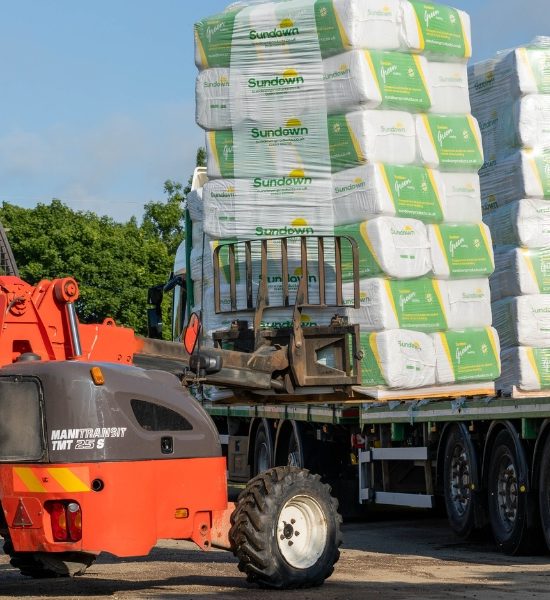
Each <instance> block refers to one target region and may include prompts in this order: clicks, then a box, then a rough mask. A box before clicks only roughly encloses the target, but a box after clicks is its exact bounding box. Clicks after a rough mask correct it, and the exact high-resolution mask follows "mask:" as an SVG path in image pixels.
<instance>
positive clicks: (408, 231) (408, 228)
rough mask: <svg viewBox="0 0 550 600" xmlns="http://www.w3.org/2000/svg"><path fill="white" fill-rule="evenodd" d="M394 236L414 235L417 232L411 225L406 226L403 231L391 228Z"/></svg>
mask: <svg viewBox="0 0 550 600" xmlns="http://www.w3.org/2000/svg"><path fill="white" fill-rule="evenodd" d="M391 232H392V235H414V234H415V233H416V232H415V230H414V229H413V228H412V227H411V226H410V225H405V226H404V227H402V228H401V229H394V228H393V227H392V228H391Z"/></svg>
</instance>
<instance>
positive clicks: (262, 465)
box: [254, 423, 273, 475]
mask: <svg viewBox="0 0 550 600" xmlns="http://www.w3.org/2000/svg"><path fill="white" fill-rule="evenodd" d="M272 466H273V444H272V442H271V440H270V438H269V437H268V433H267V431H266V430H265V426H264V424H263V423H262V424H261V425H260V426H259V427H258V430H257V431H256V437H255V440H254V475H258V474H260V473H263V472H264V471H267V470H268V469H270V468H271V467H272Z"/></svg>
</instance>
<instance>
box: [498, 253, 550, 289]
mask: <svg viewBox="0 0 550 600" xmlns="http://www.w3.org/2000/svg"><path fill="white" fill-rule="evenodd" d="M490 284H491V297H492V299H493V301H496V300H500V299H501V298H505V297H508V296H522V295H528V294H550V248H548V247H546V248H538V249H530V248H511V247H510V246H504V247H501V248H499V249H498V250H497V251H496V252H495V272H494V273H493V275H492V277H491V279H490Z"/></svg>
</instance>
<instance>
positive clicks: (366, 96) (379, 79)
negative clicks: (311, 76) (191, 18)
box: [195, 51, 470, 130]
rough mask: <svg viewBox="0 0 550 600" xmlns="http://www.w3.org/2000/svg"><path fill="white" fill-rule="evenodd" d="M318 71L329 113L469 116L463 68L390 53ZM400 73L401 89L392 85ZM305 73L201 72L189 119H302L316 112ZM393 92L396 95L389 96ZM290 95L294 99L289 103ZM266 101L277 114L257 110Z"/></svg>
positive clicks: (357, 55)
mask: <svg viewBox="0 0 550 600" xmlns="http://www.w3.org/2000/svg"><path fill="white" fill-rule="evenodd" d="M381 57H382V58H381ZM375 62H377V64H378V63H380V65H378V66H379V67H380V69H381V70H380V71H379V73H378V75H377V72H376V71H373V70H372V69H373V68H374V66H375V65H374V63H375ZM405 63H407V64H405ZM408 63H411V64H412V66H408ZM371 67H372V69H371ZM394 67H398V69H397V70H395V71H394V72H393V73H390V74H389V75H388V76H387V77H386V71H388V70H391V69H393V68H394ZM323 68H324V88H325V93H326V101H327V108H328V111H329V113H331V114H338V113H342V112H346V111H347V112H349V111H351V110H353V109H357V108H359V107H361V108H363V109H368V108H380V107H383V106H387V107H388V108H392V109H395V108H400V109H404V110H421V111H426V110H429V111H430V112H432V113H442V114H464V113H469V112H470V100H469V96H468V77H467V71H466V66H465V65H463V64H459V63H447V62H432V61H426V60H425V59H424V58H423V57H422V56H415V55H407V54H402V53H394V52H388V53H380V52H375V51H370V52H369V51H354V52H348V53H346V54H343V55H341V56H336V57H333V58H330V59H327V60H325V61H323ZM409 69H412V72H413V74H415V73H416V77H417V78H418V82H417V83H416V85H412V83H413V82H411V78H410V77H409ZM404 71H405V73H404ZM382 73H384V75H382ZM404 74H405V75H406V77H407V79H406V80H405V84H406V86H405V87H403V86H401V85H399V86H397V85H395V82H392V79H397V77H398V76H399V77H403V75H404ZM305 75H306V73H305V72H303V70H300V69H297V68H284V67H279V66H271V65H268V66H265V67H263V68H262V69H260V68H258V71H257V72H256V73H254V76H251V74H250V73H246V74H240V73H239V71H238V70H231V69H228V68H213V69H206V70H205V71H202V72H201V73H199V74H198V76H197V79H196V82H195V98H196V109H195V120H196V122H197V124H198V125H199V126H200V127H202V128H203V129H206V130H224V129H231V128H232V127H240V126H242V125H243V124H246V123H258V122H260V121H265V119H266V117H269V116H271V115H274V116H278V117H279V119H280V120H281V121H288V120H289V119H296V118H300V119H303V118H305V117H306V116H307V114H308V113H311V112H312V111H315V110H318V108H319V89H318V88H317V87H314V86H308V85H307V84H306V78H305ZM394 89H399V93H395V92H392V90H394ZM298 93H299V94H298ZM291 94H296V97H297V98H298V97H299V101H295V102H292V101H291V102H289V101H288V100H289V97H290V96H291ZM266 100H268V101H270V103H271V102H277V103H278V109H279V110H277V111H274V112H273V113H268V114H267V115H266V114H265V113H262V112H258V108H259V107H260V105H261V104H262V103H263V102H265V101H266ZM281 101H282V102H281Z"/></svg>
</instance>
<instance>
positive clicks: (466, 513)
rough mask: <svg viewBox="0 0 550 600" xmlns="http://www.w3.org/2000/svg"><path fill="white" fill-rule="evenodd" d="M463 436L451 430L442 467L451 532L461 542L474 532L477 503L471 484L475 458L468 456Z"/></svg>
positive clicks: (463, 433) (467, 447)
mask: <svg viewBox="0 0 550 600" xmlns="http://www.w3.org/2000/svg"><path fill="white" fill-rule="evenodd" d="M465 435H467V433H466V432H465V431H464V430H462V428H461V427H456V426H453V427H452V430H451V431H450V433H449V437H448V438H447V443H446V444H445V456H444V463H443V496H444V499H445V509H446V512H447V519H448V521H449V526H450V527H451V529H452V530H453V531H454V532H455V533H456V535H458V536H459V537H461V538H468V537H469V536H470V535H471V534H472V532H473V531H474V528H475V511H476V503H477V502H478V500H477V497H476V493H475V492H474V485H473V481H474V479H475V475H474V474H475V473H476V472H477V456H476V455H475V453H474V452H472V450H473V447H472V445H471V443H470V441H469V440H468V439H467V438H465Z"/></svg>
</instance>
